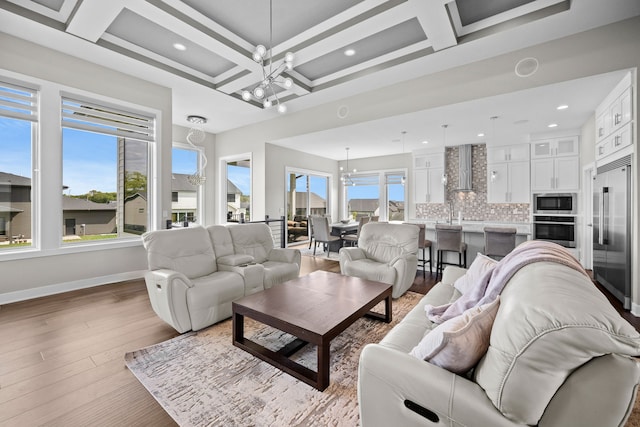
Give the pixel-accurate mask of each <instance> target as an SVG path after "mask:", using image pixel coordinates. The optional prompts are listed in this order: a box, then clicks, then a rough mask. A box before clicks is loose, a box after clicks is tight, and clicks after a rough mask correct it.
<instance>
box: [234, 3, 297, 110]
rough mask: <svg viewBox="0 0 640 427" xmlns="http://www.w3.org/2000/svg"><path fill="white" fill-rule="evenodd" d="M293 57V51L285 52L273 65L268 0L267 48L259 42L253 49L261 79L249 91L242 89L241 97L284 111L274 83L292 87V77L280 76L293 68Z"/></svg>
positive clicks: (270, 4) (271, 20)
mask: <svg viewBox="0 0 640 427" xmlns="http://www.w3.org/2000/svg"><path fill="white" fill-rule="evenodd" d="M293 58H294V55H293V53H291V52H287V53H286V54H285V56H284V61H283V62H281V63H280V64H279V65H277V66H276V67H275V68H274V67H273V4H272V0H269V50H268V51H267V48H266V47H264V46H263V45H261V44H259V45H258V46H256V48H255V50H254V51H253V60H254V61H256V62H257V63H258V64H260V66H262V81H261V82H260V83H259V84H258V85H257V86H256V87H254V88H253V90H251V91H248V90H243V91H242V99H244V100H245V101H247V102H249V101H257V102H262V106H263V107H264V108H271V107H272V106H273V105H274V103H275V105H277V106H278V107H277V108H278V112H279V113H281V114H284V113H286V112H287V106H286V105H284V104H281V103H280V99H279V98H278V94H277V93H276V91H275V88H274V84H277V85H278V86H281V87H284V88H286V89H290V88H291V87H293V79H292V78H291V77H283V76H282V73H283V72H284V71H291V70H292V69H293Z"/></svg>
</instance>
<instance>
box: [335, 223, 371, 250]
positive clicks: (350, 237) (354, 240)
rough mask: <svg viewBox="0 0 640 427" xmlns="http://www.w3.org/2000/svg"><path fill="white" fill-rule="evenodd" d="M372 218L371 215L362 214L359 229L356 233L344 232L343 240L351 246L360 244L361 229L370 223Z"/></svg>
mask: <svg viewBox="0 0 640 427" xmlns="http://www.w3.org/2000/svg"><path fill="white" fill-rule="evenodd" d="M370 220H371V217H369V216H361V217H360V219H359V220H358V230H357V231H356V234H343V235H342V241H343V242H345V243H349V246H358V236H360V230H361V229H362V226H363V225H365V224H366V223H368V222H369V221H370Z"/></svg>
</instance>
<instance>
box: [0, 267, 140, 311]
mask: <svg viewBox="0 0 640 427" xmlns="http://www.w3.org/2000/svg"><path fill="white" fill-rule="evenodd" d="M144 273H145V270H139V271H128V272H126V273H118V274H111V275H109V276H101V277H92V278H89V279H82V280H75V281H73V282H66V283H58V284H55V285H47V286H40V287H38V288H31V289H25V290H23V291H13V292H7V293H4V294H0V305H4V304H10V303H12V302H18V301H26V300H30V299H33V298H40V297H46V296H49V295H55V294H61V293H63V292H69V291H75V290H78V289H86V288H92V287H94V286H101V285H108V284H111V283H118V282H125V281H127V280H136V279H141V278H143V277H144Z"/></svg>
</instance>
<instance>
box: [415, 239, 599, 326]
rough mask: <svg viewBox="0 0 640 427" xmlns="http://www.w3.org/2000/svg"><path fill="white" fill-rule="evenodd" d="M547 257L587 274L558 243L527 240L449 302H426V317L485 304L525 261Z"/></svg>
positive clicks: (438, 319) (444, 317)
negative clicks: (469, 287)
mask: <svg viewBox="0 0 640 427" xmlns="http://www.w3.org/2000/svg"><path fill="white" fill-rule="evenodd" d="M540 261H551V262H557V263H559V264H563V265H566V266H568V267H571V268H573V269H574V270H577V271H579V272H581V273H583V274H584V275H585V276H587V277H589V275H588V274H587V272H586V271H585V270H584V268H583V267H582V265H580V263H579V262H578V261H577V260H576V259H575V258H574V257H573V256H572V255H571V254H570V253H569V252H567V251H566V250H565V249H564V248H563V247H562V246H560V245H558V244H556V243H551V242H546V241H542V240H529V241H526V242H524V243H522V244H520V245H518V246H517V247H516V248H515V249H514V250H513V251H511V253H509V254H508V255H507V256H505V257H504V258H503V259H502V260H501V261H500V262H498V264H496V266H495V268H493V269H492V270H490V271H487V272H486V273H485V274H484V276H482V278H481V279H480V281H479V283H478V284H477V285H476V286H474V287H473V288H472V289H470V290H469V291H468V292H467V293H465V294H463V295H462V296H461V297H460V298H458V299H457V300H456V301H454V302H453V303H450V304H445V305H440V306H437V307H434V306H432V305H426V306H425V310H426V312H427V317H428V318H429V320H431V321H432V322H434V323H442V322H444V321H445V320H448V319H451V318H453V317H456V316H459V315H461V314H462V313H463V312H464V311H465V310H467V309H469V308H472V307H478V306H481V305H483V304H487V303H489V302H491V301H493V300H494V299H496V297H497V296H498V295H500V293H501V292H502V289H503V288H504V286H505V285H506V284H507V282H508V281H509V279H511V277H512V276H513V275H514V274H516V272H517V271H518V270H520V269H521V268H522V267H524V266H525V265H528V264H531V263H534V262H540Z"/></svg>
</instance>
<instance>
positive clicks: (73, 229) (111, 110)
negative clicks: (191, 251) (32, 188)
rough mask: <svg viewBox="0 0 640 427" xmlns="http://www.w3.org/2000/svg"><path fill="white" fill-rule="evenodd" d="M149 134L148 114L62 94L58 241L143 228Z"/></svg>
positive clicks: (146, 225) (148, 220) (114, 235)
mask: <svg viewBox="0 0 640 427" xmlns="http://www.w3.org/2000/svg"><path fill="white" fill-rule="evenodd" d="M154 139H155V118H154V117H150V116H147V115H144V114H142V113H138V112H134V111H126V110H123V109H120V108H118V107H115V106H112V105H107V104H102V103H99V102H96V101H93V100H90V99H84V98H79V97H73V96H63V97H62V172H63V174H62V176H63V197H62V200H63V202H62V210H63V224H62V227H63V228H62V230H63V233H62V234H63V237H62V240H63V242H65V243H69V242H84V241H95V240H101V239H114V238H126V237H133V236H136V235H139V234H142V233H144V232H145V231H147V230H148V229H149V224H150V223H151V218H150V212H151V203H150V200H149V197H150V191H149V188H148V177H149V176H150V174H149V165H150V161H149V158H150V152H151V143H153V142H154Z"/></svg>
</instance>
